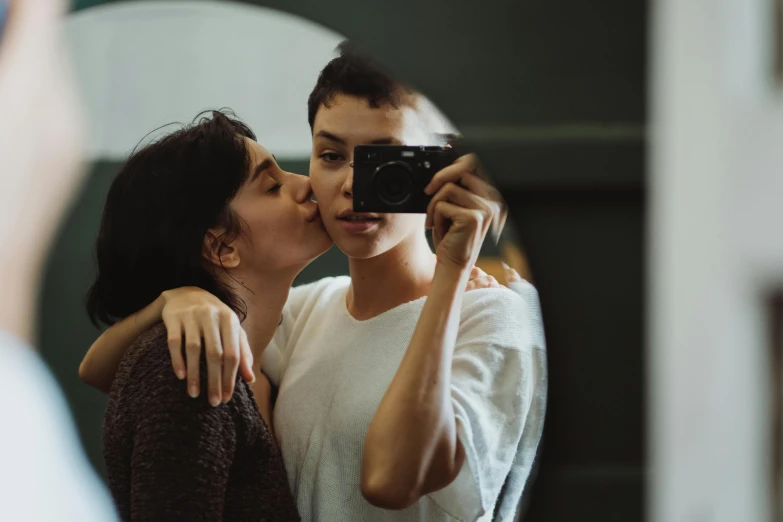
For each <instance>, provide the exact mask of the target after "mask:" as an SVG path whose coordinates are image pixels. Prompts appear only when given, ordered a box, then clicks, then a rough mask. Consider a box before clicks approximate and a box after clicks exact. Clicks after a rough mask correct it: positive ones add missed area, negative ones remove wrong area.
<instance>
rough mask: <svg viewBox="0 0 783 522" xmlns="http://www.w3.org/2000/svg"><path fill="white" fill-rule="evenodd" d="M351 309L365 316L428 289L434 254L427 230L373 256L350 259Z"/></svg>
mask: <svg viewBox="0 0 783 522" xmlns="http://www.w3.org/2000/svg"><path fill="white" fill-rule="evenodd" d="M349 268H350V271H351V288H350V289H349V291H348V296H347V298H346V299H347V303H346V305H347V306H348V311H349V312H350V313H351V315H353V316H354V317H355V318H357V319H360V320H363V319H369V318H372V317H375V316H377V315H380V314H382V313H383V312H386V311H387V310H391V309H392V308H394V307H396V306H399V305H401V304H403V303H407V302H409V301H413V300H415V299H418V298H420V297H424V296H426V295H427V294H428V293H429V290H430V285H431V283H432V276H433V274H434V273H435V256H434V255H433V254H432V250H431V249H430V246H429V244H428V243H427V238H426V237H425V236H424V234H421V233H416V234H414V235H412V236H411V237H410V238H408V239H406V240H405V241H402V242H401V243H400V244H399V245H397V246H395V247H394V248H392V249H391V250H389V251H387V252H384V253H383V254H381V255H378V256H375V257H372V258H370V259H354V258H351V259H349Z"/></svg>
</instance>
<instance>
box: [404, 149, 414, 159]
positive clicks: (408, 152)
mask: <svg viewBox="0 0 783 522" xmlns="http://www.w3.org/2000/svg"><path fill="white" fill-rule="evenodd" d="M401 154H402V157H403V158H412V157H414V156H415V155H416V153H415V152H413V151H412V150H404V151H402V153H401Z"/></svg>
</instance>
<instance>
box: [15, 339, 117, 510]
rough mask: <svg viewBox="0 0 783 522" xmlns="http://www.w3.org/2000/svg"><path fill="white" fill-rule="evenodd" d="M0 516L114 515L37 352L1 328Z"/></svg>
mask: <svg viewBox="0 0 783 522" xmlns="http://www.w3.org/2000/svg"><path fill="white" fill-rule="evenodd" d="M0 397H3V402H2V406H0V419H2V429H1V430H0V520H3V521H5V520H8V521H9V522H10V521H14V522H28V521H29V522H54V521H58V522H59V521H62V520H78V521H80V522H105V521H112V520H117V515H116V513H115V511H114V507H113V505H112V503H111V500H110V497H109V495H108V493H107V491H106V490H105V488H104V487H103V486H102V484H101V483H100V482H99V480H98V478H97V477H96V475H95V473H94V472H93V470H92V469H91V468H90V465H89V464H88V463H87V460H86V458H85V457H84V453H83V452H82V449H81V445H80V444H79V441H78V439H77V437H76V432H75V430H74V427H73V422H72V421H71V418H70V415H69V414H68V407H67V405H66V404H65V401H64V400H63V398H62V394H61V392H60V390H59V389H58V387H57V384H56V383H55V381H54V379H53V378H52V376H51V374H50V373H49V371H48V370H47V368H46V367H45V366H44V365H43V363H42V362H41V360H40V359H39V358H38V356H37V355H36V354H35V353H34V352H32V351H31V350H30V349H28V348H27V347H25V346H23V345H22V344H21V343H20V342H19V341H18V340H16V339H15V338H12V337H10V336H8V335H6V334H4V333H3V332H0Z"/></svg>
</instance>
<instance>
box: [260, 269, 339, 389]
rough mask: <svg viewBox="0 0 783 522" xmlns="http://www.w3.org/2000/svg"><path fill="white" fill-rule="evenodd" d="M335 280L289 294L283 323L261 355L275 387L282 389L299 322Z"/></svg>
mask: <svg viewBox="0 0 783 522" xmlns="http://www.w3.org/2000/svg"><path fill="white" fill-rule="evenodd" d="M335 279H336V278H334V277H325V278H323V279H320V280H318V281H315V282H313V283H308V284H306V285H300V286H295V287H293V288H292V289H291V291H290V292H289V294H288V300H287V301H286V303H285V306H284V307H283V317H282V321H280V325H279V326H278V327H277V330H275V335H274V336H273V337H272V340H271V341H270V342H269V344H268V345H267V347H266V348H265V349H264V352H263V353H262V354H261V369H262V370H263V372H264V374H265V375H266V376H267V377H268V378H269V380H270V381H271V382H272V384H273V385H274V386H275V387H278V388H279V387H280V381H281V380H282V378H283V373H284V372H285V368H286V366H287V362H288V358H289V356H290V350H291V342H290V341H291V337H292V334H293V332H294V330H295V328H297V324H298V322H299V321H300V320H304V319H305V317H304V316H306V315H307V313H306V310H308V309H309V307H310V306H311V305H312V301H313V299H314V298H315V297H317V295H318V294H319V293H320V292H321V291H322V290H323V289H324V288H326V287H327V286H328V285H329V284H330V283H332V282H333V281H334V280H335Z"/></svg>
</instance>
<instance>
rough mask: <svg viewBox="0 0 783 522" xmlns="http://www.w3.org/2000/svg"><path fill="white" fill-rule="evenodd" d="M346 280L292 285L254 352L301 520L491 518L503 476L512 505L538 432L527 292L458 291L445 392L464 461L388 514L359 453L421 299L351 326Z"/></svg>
mask: <svg viewBox="0 0 783 522" xmlns="http://www.w3.org/2000/svg"><path fill="white" fill-rule="evenodd" d="M349 285H350V279H349V278H347V277H339V278H329V279H324V280H321V281H319V282H317V283H313V284H311V285H306V286H303V287H298V288H295V289H294V290H292V292H291V296H290V297H289V300H288V303H287V304H286V309H285V311H284V316H283V317H284V319H283V324H282V325H281V327H280V328H279V329H278V330H279V331H278V333H277V335H276V336H275V339H274V341H273V342H272V344H270V346H269V347H268V348H267V349H266V351H265V352H264V356H263V363H262V364H263V366H264V368H265V371H266V372H267V373H268V375H269V376H270V379H271V380H272V381H273V382H274V383H276V384H277V383H279V385H280V393H279V396H278V399H277V403H276V405H275V412H274V416H275V429H276V431H277V434H278V440H280V443H281V447H282V450H283V457H284V460H285V465H286V469H287V471H288V478H289V481H290V483H291V489H292V491H293V492H294V496H295V497H296V501H297V507H298V508H299V512H300V513H301V515H302V518H303V519H304V520H312V521H323V522H332V521H341V520H357V521H365V520H366V521H431V522H439V521H450V520H460V521H474V520H491V519H492V515H493V510H494V508H495V505H496V504H497V503H498V498H499V497H500V491H501V488H502V486H503V484H504V483H506V481H507V479H508V480H509V482H513V486H512V492H511V495H512V496H516V497H517V498H516V500H517V501H518V497H519V494H520V491H519V490H520V488H524V482H525V479H526V478H527V476H528V474H529V473H530V467H531V464H532V461H533V457H534V456H535V450H536V447H537V445H538V440H539V438H540V433H541V429H540V423H541V422H542V420H543V418H542V416H541V415H540V412H541V408H542V404H540V401H541V398H542V397H543V396H544V390H543V389H541V387H542V386H545V376H544V375H545V374H544V368H545V365H544V347H543V341H542V336H541V335H540V332H541V324H540V315H539V314H538V312H537V311H538V301H537V296H536V294H535V291H529V292H527V294H526V297H527V298H528V299H531V298H532V299H533V301H535V302H534V303H532V304H531V303H528V302H526V300H525V299H524V298H523V297H521V296H520V295H518V294H516V293H515V292H513V291H511V290H508V289H505V288H501V289H483V290H474V291H470V292H467V293H466V294H465V295H464V298H463V306H462V313H461V319H460V326H459V333H458V338H457V343H456V347H455V351H454V358H453V364H452V386H451V396H452V403H453V406H454V411H455V413H456V419H457V430H458V436H459V438H460V441H461V443H462V445H463V446H464V448H465V453H466V461H465V464H464V465H463V467H462V469H461V471H460V473H459V475H458V477H457V478H456V480H455V481H454V482H452V483H451V484H450V485H448V486H447V487H446V488H444V489H442V490H440V491H437V492H435V493H432V494H430V495H427V496H425V497H423V498H421V499H420V500H419V501H418V502H416V503H415V504H414V505H413V506H411V507H409V508H407V509H404V510H396V511H393V510H385V509H380V508H377V507H374V506H372V505H371V504H370V503H369V502H367V501H366V500H365V499H364V498H363V497H362V495H361V492H360V470H361V459H362V449H363V446H364V438H365V436H366V433H367V430H368V428H369V425H370V422H371V420H372V418H373V416H374V414H375V412H376V411H377V408H378V405H379V404H380V401H381V399H382V397H383V395H384V393H385V392H386V390H387V389H388V386H389V384H390V383H391V380H392V378H393V377H394V375H395V373H396V371H397V369H398V368H399V365H400V362H401V360H402V356H403V354H404V353H405V350H406V349H407V347H408V344H409V342H410V339H411V337H412V335H413V331H414V328H415V326H416V323H417V321H418V319H419V316H420V314H421V311H422V307H423V306H424V302H425V300H426V298H422V299H418V300H416V301H412V302H409V303H406V304H403V305H401V306H398V307H396V308H394V309H392V310H389V311H388V312H385V313H383V314H381V315H379V316H377V317H375V318H372V319H370V320H367V321H358V320H356V319H354V318H353V317H352V316H351V315H350V314H349V312H348V310H347V308H346V301H345V298H346V293H347V291H348V288H349ZM512 476H513V478H512ZM506 489H507V490H508V489H509V487H508V486H507V488H506ZM514 501H515V500H514V499H511V500H510V502H514Z"/></svg>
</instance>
